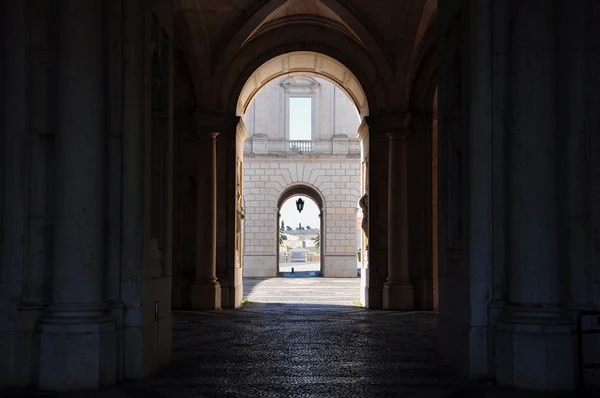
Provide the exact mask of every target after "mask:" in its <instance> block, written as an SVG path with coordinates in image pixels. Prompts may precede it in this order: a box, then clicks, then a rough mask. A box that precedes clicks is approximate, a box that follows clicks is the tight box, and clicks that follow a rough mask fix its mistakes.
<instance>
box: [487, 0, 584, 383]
mask: <svg viewBox="0 0 600 398" xmlns="http://www.w3.org/2000/svg"><path fill="white" fill-rule="evenodd" d="M511 5H512V10H511V14H512V15H511V17H512V29H513V31H512V36H511V63H510V67H511V68H510V69H511V70H510V72H511V73H510V76H511V84H510V91H509V100H510V108H511V111H512V112H511V114H510V125H511V126H510V128H509V132H508V134H509V137H508V144H509V158H508V159H509V162H508V170H507V171H508V190H509V195H508V209H509V212H508V232H509V239H508V264H509V304H508V306H507V308H506V310H505V312H504V313H503V315H501V317H500V319H499V322H498V324H497V327H496V372H497V373H496V377H497V382H498V384H499V385H504V386H512V387H517V388H527V389H537V390H545V391H552V390H568V389H572V388H573V387H574V381H575V378H574V374H575V369H574V344H573V343H574V340H573V330H572V323H571V321H570V320H569V318H568V316H567V315H566V313H565V311H564V310H563V309H562V308H561V280H560V275H559V261H558V249H557V248H558V245H559V244H560V242H559V240H558V184H557V170H558V165H557V139H556V138H557V127H556V115H557V111H558V109H556V85H557V73H556V71H557V70H556V55H557V54H556V31H557V29H556V19H557V18H556V17H557V15H556V7H555V5H556V3H555V2H550V3H548V2H547V1H545V0H530V1H526V2H522V1H513V2H512V3H511Z"/></svg>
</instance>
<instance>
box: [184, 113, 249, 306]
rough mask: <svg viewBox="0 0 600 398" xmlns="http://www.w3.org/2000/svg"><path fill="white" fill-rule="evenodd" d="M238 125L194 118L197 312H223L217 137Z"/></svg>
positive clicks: (214, 116)
mask: <svg viewBox="0 0 600 398" xmlns="http://www.w3.org/2000/svg"><path fill="white" fill-rule="evenodd" d="M238 122H239V118H238V117H235V116H233V117H229V116H225V115H223V114H220V113H217V112H199V111H198V112H196V114H195V115H194V125H195V129H196V134H197V137H198V160H197V161H198V172H197V178H198V184H197V189H198V191H197V195H196V198H197V199H196V200H197V201H198V202H197V211H196V213H197V214H196V217H197V219H196V228H197V234H196V242H197V243H196V260H195V261H196V263H195V270H196V275H195V278H194V281H193V282H192V286H191V307H192V309H195V310H215V309H220V308H221V286H220V284H219V282H218V281H217V136H219V134H220V133H221V132H229V131H231V130H232V129H235V126H236V125H237V124H238ZM224 182H225V181H224ZM228 199H229V198H228ZM233 249H234V248H233V247H232V250H233Z"/></svg>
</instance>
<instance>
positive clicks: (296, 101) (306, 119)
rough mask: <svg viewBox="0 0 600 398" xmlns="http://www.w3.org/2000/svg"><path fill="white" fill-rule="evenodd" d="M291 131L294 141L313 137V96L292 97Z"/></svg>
mask: <svg viewBox="0 0 600 398" xmlns="http://www.w3.org/2000/svg"><path fill="white" fill-rule="evenodd" d="M289 109H290V111H289V112H290V117H289V125H288V128H289V132H290V140H292V141H309V140H311V139H312V98H302V97H299V98H298V97H295V98H294V97H293V98H290V106H289Z"/></svg>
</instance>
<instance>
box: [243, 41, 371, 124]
mask: <svg viewBox="0 0 600 398" xmlns="http://www.w3.org/2000/svg"><path fill="white" fill-rule="evenodd" d="M295 75H304V76H306V75H315V76H319V77H322V78H324V79H327V80H329V81H331V82H332V83H333V84H335V85H336V86H337V87H339V88H340V89H342V90H343V91H345V92H346V94H347V95H348V97H350V98H351V99H352V101H353V102H354V105H356V109H358V112H359V114H360V116H361V118H362V117H365V116H368V115H369V104H368V101H367V96H366V94H365V92H364V90H363V88H362V86H361V84H360V82H359V81H358V79H357V78H356V76H354V74H353V73H352V71H350V69H348V68H347V67H346V66H345V65H343V64H342V63H341V62H339V61H337V60H335V59H334V58H331V57H330V56H327V55H325V54H320V53H315V52H310V51H296V52H291V53H287V54H282V55H279V56H276V57H274V58H272V59H270V60H269V61H267V62H265V63H264V64H262V65H261V66H260V67H259V68H258V69H256V71H254V73H253V74H252V75H251V76H250V77H249V78H248V80H247V81H246V84H245V85H244V87H243V88H242V91H241V92H240V95H239V99H238V102H237V108H236V114H237V115H238V116H243V115H244V114H245V113H246V110H247V109H248V107H249V106H250V104H251V103H252V100H253V99H254V97H255V96H256V94H258V92H259V91H260V90H261V89H262V88H263V87H265V86H266V85H268V84H269V83H270V82H271V81H273V80H275V79H277V78H279V77H281V76H295Z"/></svg>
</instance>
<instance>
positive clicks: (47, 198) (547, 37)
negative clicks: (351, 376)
mask: <svg viewBox="0 0 600 398" xmlns="http://www.w3.org/2000/svg"><path fill="white" fill-rule="evenodd" d="M599 18H600V10H599V9H598V5H597V2H595V1H592V0H577V1H568V0H557V1H552V2H547V1H543V0H531V1H527V2H519V1H499V0H498V1H495V0H481V1H479V0H478V1H463V0H447V1H443V2H442V1H439V2H438V1H435V0H411V1H408V0H406V1H404V0H380V1H377V2H373V1H362V0H343V1H342V0H264V1H251V0H222V1H213V0H172V1H171V0H155V1H152V2H149V1H145V0H114V1H110V2H106V1H99V0H93V1H92V0H90V1H85V2H83V1H74V0H57V1H46V2H43V1H42V2H40V1H35V2H32V1H4V2H0V52H1V53H2V55H3V58H2V59H3V60H4V61H5V62H2V63H1V64H0V102H1V104H2V106H1V107H0V122H1V125H2V128H1V129H0V143H1V145H0V149H1V150H2V154H3V156H1V157H0V228H1V231H0V338H1V340H2V341H3V342H6V343H5V344H1V345H0V370H1V371H0V386H4V385H7V384H10V385H16V386H36V387H37V388H40V389H83V388H95V387H98V386H101V385H111V384H115V383H117V382H120V381H123V380H130V379H136V378H141V377H144V376H147V375H149V374H151V373H152V372H154V371H155V370H156V369H158V368H159V367H160V366H162V365H164V364H166V363H167V362H168V361H169V358H170V355H171V342H172V339H171V336H172V319H173V318H172V312H171V309H172V308H178V309H188V310H189V309H192V310H198V311H199V310H207V309H210V310H216V309H218V308H231V309H233V308H236V307H239V305H240V303H241V298H242V273H243V256H242V253H243V246H244V240H243V223H244V220H245V218H244V217H245V214H244V205H243V203H244V198H243V196H244V194H243V190H244V179H243V174H244V173H243V166H244V159H243V150H244V148H243V147H244V141H245V139H246V137H247V133H248V131H247V129H246V126H245V125H244V123H243V122H241V118H242V116H244V112H246V111H247V109H248V106H249V104H250V102H251V101H252V98H254V97H255V96H256V93H258V92H259V91H260V90H261V87H263V86H264V85H265V84H266V83H268V82H272V81H273V79H285V78H286V77H288V76H289V78H290V79H292V78H293V79H299V77H300V75H299V74H303V75H304V76H306V77H307V78H310V79H315V80H316V79H319V78H324V79H328V80H329V81H332V82H334V83H335V84H337V85H339V87H340V88H341V90H342V91H344V93H345V94H347V95H348V97H349V98H351V100H352V102H353V103H354V104H355V105H356V107H357V109H358V110H359V113H360V116H361V121H360V122H361V124H360V127H359V128H358V137H359V140H360V145H359V146H360V161H361V169H360V170H361V184H360V188H359V191H360V192H359V194H358V195H357V199H359V201H360V203H362V205H361V206H364V208H365V209H367V211H366V212H365V216H366V218H367V220H366V222H365V228H364V229H363V230H364V232H365V235H366V236H365V237H366V238H367V239H368V255H367V256H366V257H367V263H366V264H365V270H366V272H365V273H364V281H363V292H364V293H363V294H364V303H365V304H366V306H367V307H368V308H373V309H388V310H399V311H412V310H431V309H435V308H436V307H438V304H437V303H438V301H439V312H440V315H439V322H438V328H437V331H438V334H439V339H438V341H439V343H440V347H439V348H440V352H441V354H442V356H443V358H445V360H446V361H447V362H449V363H450V364H452V365H453V366H454V367H455V368H457V369H459V371H461V372H462V373H463V374H465V375H468V376H471V377H480V378H495V379H496V380H497V381H498V383H499V384H501V385H504V386H513V387H522V388H530V389H538V390H545V391H547V390H570V389H573V388H574V386H575V383H576V382H578V381H580V380H579V379H578V378H577V377H576V376H575V375H576V372H575V371H576V368H577V365H576V360H575V358H576V357H577V352H576V351H575V349H574V347H575V345H574V344H573V342H574V341H575V330H576V328H575V323H576V319H577V314H578V313H580V311H583V310H595V309H597V308H598V305H600V302H599V299H598V298H599V297H600V294H599V289H600V283H599V282H598V278H597V275H596V274H597V270H598V267H599V265H598V264H599V261H598V258H599V256H598V254H597V252H598V250H597V247H598V246H599V245H598V234H597V233H596V232H595V231H597V230H599V229H600V216H598V215H599V214H600V211H599V210H598V203H600V200H598V192H599V191H600V190H598V189H597V186H598V185H599V182H598V180H599V178H598V175H597V174H598V173H597V172H596V170H597V169H599V167H600V166H599V165H598V159H600V156H598V153H599V152H600V149H599V148H600V143H599V142H598V134H596V132H597V131H598V130H599V129H600V122H599V121H598V117H597V111H596V110H597V108H598V103H600V101H599V99H598V96H599V95H600V94H599V93H600V91H598V90H593V89H590V88H593V87H598V86H599V85H600V83H599V82H598V74H597V73H595V71H597V70H600V66H599V63H600V61H599V56H598V51H597V43H596V38H597V37H600V32H598V29H600V23H598V19H599ZM532 49H533V50H532ZM564 54H569V56H568V57H566V56H564ZM532 93H533V94H534V95H532ZM438 102H439V109H438V106H437V105H438ZM250 106H251V105H250ZM438 111H439V126H438ZM438 128H439V132H438ZM438 159H439V161H438ZM265 182H266V181H265ZM269 182H270V181H269ZM293 182H298V181H292V179H290V181H288V182H287V183H293ZM308 182H309V183H310V181H308ZM332 182H333V181H332ZM320 189H323V191H324V190H325V188H324V187H322V186H321V187H320ZM331 189H337V188H331ZM324 195H325V196H326V194H325V193H324ZM276 200H277V198H275V199H274V202H276ZM272 210H273V213H272V214H273V215H275V211H276V210H275V206H273V209H272ZM272 221H273V224H274V223H275V219H273V220H272ZM328 225H330V224H329V223H328ZM436 247H437V250H436ZM365 249H366V247H365ZM438 264H439V267H438ZM438 280H439V286H440V289H439V294H437V289H436V285H437V283H438V282H437V281H438ZM386 343H388V344H390V345H393V346H395V347H397V346H398V345H397V341H396V340H394V339H391V340H390V341H388V342H386ZM589 344H590V348H589V349H587V348H586V350H585V352H586V354H585V357H584V358H583V360H584V361H586V362H594V361H595V360H596V359H597V358H596V357H597V355H596V353H595V351H594V347H596V346H597V344H596V342H593V341H592V342H590V343H589ZM379 349H381V348H379ZM399 369H401V367H399ZM385 371H386V370H384V372H385ZM387 376H390V375H387ZM391 376H393V375H391Z"/></svg>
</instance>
